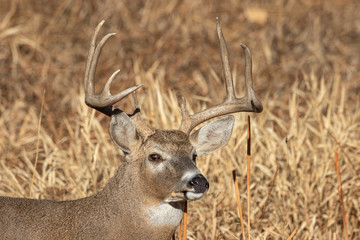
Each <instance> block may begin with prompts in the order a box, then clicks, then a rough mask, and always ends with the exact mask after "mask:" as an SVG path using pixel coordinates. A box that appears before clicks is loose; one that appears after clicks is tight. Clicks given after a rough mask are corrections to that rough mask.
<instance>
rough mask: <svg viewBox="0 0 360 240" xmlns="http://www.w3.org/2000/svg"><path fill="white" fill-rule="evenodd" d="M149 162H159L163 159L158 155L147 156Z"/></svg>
mask: <svg viewBox="0 0 360 240" xmlns="http://www.w3.org/2000/svg"><path fill="white" fill-rule="evenodd" d="M148 159H149V161H150V162H161V161H162V160H163V159H162V157H161V156H160V154H157V153H152V154H150V155H149V156H148Z"/></svg>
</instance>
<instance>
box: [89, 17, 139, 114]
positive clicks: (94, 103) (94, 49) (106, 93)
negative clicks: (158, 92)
mask: <svg viewBox="0 0 360 240" xmlns="http://www.w3.org/2000/svg"><path fill="white" fill-rule="evenodd" d="M104 22H105V21H104V20H103V21H101V22H100V23H99V24H98V25H97V27H96V30H95V33H94V35H93V37H92V39H91V43H90V50H89V55H88V59H87V62H86V68H85V83H84V86H85V103H86V104H87V105H88V106H89V107H92V108H95V109H96V110H98V111H100V112H102V113H104V114H106V115H108V116H111V115H112V112H113V107H112V105H114V104H115V103H117V102H118V101H120V100H121V99H123V98H124V97H126V96H127V95H129V94H130V93H132V92H134V91H136V90H137V89H139V88H140V87H142V84H140V85H137V86H134V87H131V88H128V89H126V90H124V91H122V92H120V93H117V94H115V95H112V94H111V93H110V86H111V82H112V81H113V80H114V78H115V77H116V75H117V74H118V73H119V72H120V70H116V71H115V72H114V73H113V74H112V75H111V77H110V78H109V79H108V81H107V82H106V84H105V87H104V89H103V91H102V92H101V94H96V93H95V90H94V79H95V72H96V66H97V63H98V60H99V56H100V53H101V50H102V49H103V47H104V45H105V43H106V42H107V40H108V39H109V38H110V37H111V36H114V35H115V33H109V34H107V35H105V36H104V37H103V38H102V39H101V41H100V42H99V44H98V45H97V46H96V39H97V36H98V34H99V31H100V29H101V27H102V26H103V24H104Z"/></svg>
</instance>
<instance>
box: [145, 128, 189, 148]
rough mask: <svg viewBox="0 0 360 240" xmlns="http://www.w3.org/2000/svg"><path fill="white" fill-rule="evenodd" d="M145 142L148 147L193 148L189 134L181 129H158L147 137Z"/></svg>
mask: <svg viewBox="0 0 360 240" xmlns="http://www.w3.org/2000/svg"><path fill="white" fill-rule="evenodd" d="M145 144H146V145H147V147H161V148H165V149H174V148H175V149H177V150H183V151H191V150H192V149H193V146H192V145H191V143H190V141H189V137H188V135H187V134H185V133H184V132H182V131H179V130H157V131H156V133H155V134H153V135H152V136H150V137H149V138H148V139H147V141H146V143H145Z"/></svg>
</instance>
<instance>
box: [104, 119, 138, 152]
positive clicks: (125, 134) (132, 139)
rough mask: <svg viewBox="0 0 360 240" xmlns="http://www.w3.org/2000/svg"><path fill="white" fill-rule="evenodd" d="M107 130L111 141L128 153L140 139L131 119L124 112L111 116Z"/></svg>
mask: <svg viewBox="0 0 360 240" xmlns="http://www.w3.org/2000/svg"><path fill="white" fill-rule="evenodd" d="M109 132H110V137H111V139H112V140H113V142H114V143H115V144H116V145H117V146H118V147H119V148H120V149H121V150H123V152H124V153H126V154H128V153H130V152H131V151H132V150H133V147H134V146H135V145H136V144H137V143H138V141H139V140H140V138H139V136H138V134H137V132H136V127H135V125H134V123H133V121H132V120H131V119H130V117H129V116H128V115H127V114H126V113H124V112H119V113H115V114H113V115H112V116H111V120H110V126H109Z"/></svg>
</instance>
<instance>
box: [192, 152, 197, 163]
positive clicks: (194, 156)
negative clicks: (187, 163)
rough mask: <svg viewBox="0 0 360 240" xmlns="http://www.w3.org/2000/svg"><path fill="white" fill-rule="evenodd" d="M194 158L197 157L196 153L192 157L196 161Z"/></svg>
mask: <svg viewBox="0 0 360 240" xmlns="http://www.w3.org/2000/svg"><path fill="white" fill-rule="evenodd" d="M196 158H197V155H196V154H194V155H193V158H192V159H193V161H194V162H196Z"/></svg>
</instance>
